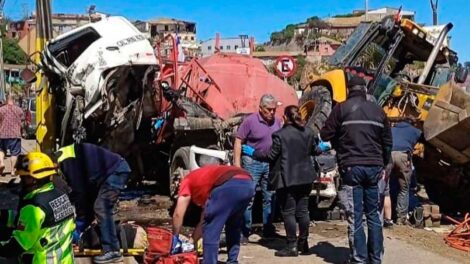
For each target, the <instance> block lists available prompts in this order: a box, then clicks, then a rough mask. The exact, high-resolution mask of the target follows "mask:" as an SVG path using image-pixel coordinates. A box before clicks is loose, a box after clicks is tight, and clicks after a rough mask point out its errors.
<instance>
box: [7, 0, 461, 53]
mask: <svg viewBox="0 0 470 264" xmlns="http://www.w3.org/2000/svg"><path fill="white" fill-rule="evenodd" d="M91 4H95V5H96V7H97V10H98V11H101V12H105V13H110V14H112V15H122V16H126V17H128V18H130V19H141V20H145V19H151V18H157V17H173V18H179V19H183V20H189V21H194V22H196V23H197V37H198V38H199V39H201V40H204V39H208V38H211V37H213V36H215V33H216V32H220V33H221V36H222V37H223V36H238V35H239V34H248V35H250V36H254V37H255V38H256V41H257V42H264V41H266V40H268V39H269V35H270V33H271V32H273V31H277V30H280V29H282V28H283V27H284V26H285V25H287V24H289V23H298V22H302V21H304V20H305V19H306V18H308V17H311V16H315V15H316V16H319V17H322V18H326V17H328V16H332V15H335V14H342V13H349V12H351V11H352V10H353V9H360V8H364V1H363V0H357V1H352V0H323V1H318V0H316V1H315V0H284V1H281V0H269V1H267V0H237V1H230V0H229V1H227V0H205V1H195V0H192V1H189V0H180V1H178V0H167V1H156V0H153V1H152V0H138V1H130V0H126V1H124V0H114V1H113V0H107V1H106V0H92V1H89V0H79V1H74V0H53V5H52V8H53V12H54V13H85V10H86V8H87V6H89V5H91ZM34 5H35V1H33V0H6V4H5V8H4V12H5V14H6V16H9V17H12V18H21V16H22V15H23V14H24V9H25V7H26V9H28V10H29V11H32V10H34V8H35V6H34ZM400 5H403V8H404V9H406V10H412V11H416V19H417V21H418V22H420V23H426V24H430V23H431V22H432V13H431V7H430V3H429V0H412V1H410V0H408V1H405V0H401V1H396V0H395V1H392V0H369V6H370V8H380V7H384V6H390V7H399V6H400ZM439 12H440V17H439V20H440V23H445V22H452V23H453V24H454V29H453V30H452V32H451V35H452V44H451V45H452V48H453V49H454V50H456V51H457V52H458V53H459V57H460V61H462V62H463V61H470V48H469V44H470V18H469V17H470V1H468V0H440V1H439Z"/></svg>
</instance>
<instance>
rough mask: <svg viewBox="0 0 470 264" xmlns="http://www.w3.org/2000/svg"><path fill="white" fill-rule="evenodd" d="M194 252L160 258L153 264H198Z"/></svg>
mask: <svg viewBox="0 0 470 264" xmlns="http://www.w3.org/2000/svg"><path fill="white" fill-rule="evenodd" d="M198 263H199V261H198V258H197V255H196V252H188V253H181V254H176V255H172V256H167V257H161V258H159V259H158V260H157V262H155V264H198Z"/></svg>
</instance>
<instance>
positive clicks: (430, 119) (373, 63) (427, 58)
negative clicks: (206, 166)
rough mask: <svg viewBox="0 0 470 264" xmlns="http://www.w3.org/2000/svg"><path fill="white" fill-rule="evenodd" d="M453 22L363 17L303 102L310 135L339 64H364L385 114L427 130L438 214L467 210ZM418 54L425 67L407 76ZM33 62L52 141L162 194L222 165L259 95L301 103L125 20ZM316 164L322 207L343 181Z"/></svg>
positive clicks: (110, 21) (334, 96)
mask: <svg viewBox="0 0 470 264" xmlns="http://www.w3.org/2000/svg"><path fill="white" fill-rule="evenodd" d="M451 28H452V25H451V24H448V25H445V26H444V27H442V30H441V33H440V35H438V36H432V35H431V34H430V33H428V31H427V30H426V29H424V28H421V27H420V26H419V25H417V24H415V23H414V22H412V21H410V20H407V19H403V20H401V19H396V18H393V17H388V18H385V19H384V20H383V21H382V22H364V23H361V25H359V26H358V28H357V29H356V30H355V32H353V34H352V35H351V37H350V38H349V39H348V41H347V42H346V43H344V44H343V46H342V47H341V48H340V49H338V51H337V52H336V53H335V54H334V55H333V56H332V58H331V60H330V65H331V67H333V70H332V71H329V72H327V73H325V74H324V75H322V76H319V77H318V76H316V77H312V78H311V80H310V84H309V85H308V87H306V89H305V91H304V92H303V96H302V98H300V103H301V105H302V107H301V112H302V114H303V115H304V117H305V118H306V120H308V124H309V125H310V126H311V127H312V129H314V130H315V131H318V129H319V128H320V127H321V126H322V124H323V122H324V121H325V119H326V117H327V116H328V114H329V112H330V111H331V108H332V106H334V104H336V103H338V102H341V101H343V100H345V98H346V88H345V76H346V75H347V74H348V73H347V72H346V71H345V69H346V68H348V67H355V66H361V67H364V68H367V69H368V70H369V71H370V75H371V76H372V77H373V81H372V82H371V83H370V84H369V93H370V94H371V95H374V96H375V98H376V99H377V101H378V103H379V104H380V105H381V106H383V107H384V108H385V109H386V110H387V114H388V115H389V117H390V118H391V119H394V118H400V117H411V118H413V119H415V120H417V121H418V126H419V128H420V129H422V130H423V131H424V135H425V139H426V142H425V144H424V148H421V153H420V155H421V157H422V158H420V159H417V160H416V167H417V171H418V173H422V174H421V176H420V177H419V178H420V179H422V180H423V182H424V183H425V185H426V188H427V191H428V193H429V196H430V198H431V199H432V200H433V201H435V202H436V203H438V204H439V205H441V206H442V207H443V208H444V210H466V209H468V208H470V203H469V202H468V201H470V200H469V199H468V197H469V196H470V193H469V192H468V190H469V188H468V183H469V182H470V181H469V180H468V176H467V175H468V171H469V167H468V164H470V163H469V160H470V154H469V149H470V142H468V140H467V139H466V138H468V137H466V136H464V135H465V134H468V125H466V124H468V120H469V119H468V117H467V115H466V113H467V111H469V110H467V109H468V107H469V105H470V103H469V102H470V99H469V98H470V96H469V93H468V91H467V90H466V89H465V88H464V87H462V86H459V85H457V83H462V82H463V81H464V80H465V78H466V75H467V72H466V71H465V70H464V69H462V68H459V67H457V66H458V64H457V55H456V53H455V52H454V51H452V50H450V49H449V48H448V47H447V45H446V44H445V39H446V36H447V33H448V31H449V30H450V29H451ZM368 57H370V58H369V59H368ZM417 61H419V62H422V63H424V69H423V70H422V71H421V73H420V74H419V75H418V76H409V75H407V74H406V72H407V70H409V69H412V68H413V65H414V64H415V62H417ZM38 66H39V68H40V69H41V70H42V71H43V72H44V73H45V75H46V76H47V77H48V80H49V82H50V88H49V89H50V92H51V93H53V95H54V97H55V102H56V103H55V111H56V120H57V122H55V124H56V130H57V131H60V133H58V134H57V139H56V140H57V143H58V145H59V146H62V145H66V144H69V143H72V142H84V141H86V142H93V143H97V144H100V145H103V146H106V147H107V148H109V149H111V150H113V151H116V152H118V153H120V154H122V155H123V156H124V157H126V159H128V161H129V162H130V163H131V165H132V167H133V171H134V179H133V180H134V181H135V182H140V181H142V180H144V179H154V180H156V181H157V182H158V183H159V184H160V185H161V187H162V190H166V191H167V193H168V194H170V195H174V194H175V191H176V189H177V187H178V183H179V181H180V179H181V178H182V177H183V176H184V174H185V173H186V172H187V171H189V170H192V169H195V168H198V167H199V165H200V164H201V163H204V162H207V159H212V161H214V160H216V161H217V162H219V163H230V160H231V149H232V147H233V146H232V142H233V137H234V134H235V132H236V130H237V128H238V125H239V124H240V123H241V121H242V118H243V116H244V115H245V114H247V113H251V112H255V111H257V108H258V101H259V99H260V97H261V95H262V94H264V93H271V94H273V95H274V96H275V97H277V98H280V99H281V102H282V104H283V105H284V106H287V105H290V104H297V102H298V101H297V100H298V99H297V96H296V93H295V91H294V89H293V88H292V87H290V86H289V85H287V84H286V83H285V82H283V81H282V80H280V79H279V78H277V77H276V76H274V75H272V74H270V73H269V72H268V71H267V69H266V67H265V66H264V65H263V64H262V62H261V61H259V60H257V59H255V58H252V57H251V56H248V55H239V54H231V53H215V54H214V55H212V56H209V57H206V58H192V59H191V60H189V61H185V62H179V61H178V55H177V45H176V40H175V39H174V37H173V36H172V35H167V36H164V37H163V38H162V39H160V40H159V41H157V43H156V44H155V46H152V45H151V43H150V42H149V41H148V40H147V39H146V38H145V37H144V36H143V35H142V34H141V33H140V32H139V31H138V30H137V29H136V28H135V27H134V26H133V25H132V24H131V23H130V22H128V21H127V20H126V19H124V18H122V17H109V18H105V19H103V20H101V21H99V22H96V23H91V24H88V25H85V26H82V27H80V28H77V29H75V30H73V31H70V32H68V33H66V34H64V35H61V36H59V37H57V38H55V39H53V40H51V41H50V42H48V44H47V46H46V48H45V49H44V51H43V52H42V53H41V63H40V65H38ZM307 75H308V74H307ZM312 76H313V75H312ZM414 77H416V79H414ZM277 114H278V115H281V114H282V111H278V112H277ZM319 163H320V167H321V177H320V178H319V180H318V181H316V183H315V186H314V191H313V192H312V194H314V195H316V196H317V202H318V205H319V207H323V208H330V207H331V206H334V201H335V199H336V194H337V190H338V188H339V185H340V181H339V177H338V173H337V168H336V165H335V162H334V157H333V158H332V157H323V159H320V160H319ZM431 163H432V164H434V165H429V164H431ZM426 164H428V165H426Z"/></svg>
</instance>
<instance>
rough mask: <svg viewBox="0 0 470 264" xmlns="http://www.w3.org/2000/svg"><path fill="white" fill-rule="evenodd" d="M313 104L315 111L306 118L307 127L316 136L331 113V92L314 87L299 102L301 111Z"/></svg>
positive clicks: (320, 86) (323, 88) (322, 87)
mask: <svg viewBox="0 0 470 264" xmlns="http://www.w3.org/2000/svg"><path fill="white" fill-rule="evenodd" d="M312 103H313V110H311V111H310V113H308V114H307V116H306V120H307V126H309V127H310V128H311V129H312V130H313V131H314V132H315V134H318V133H319V132H320V129H321V128H322V127H323V125H324V124H325V121H326V119H327V118H328V116H329V115H330V113H331V105H332V96H331V92H330V90H328V88H326V87H325V86H322V85H318V86H313V87H312V88H311V90H310V91H308V92H305V93H304V94H303V95H302V97H301V98H300V100H299V105H300V106H301V111H302V108H305V107H306V106H307V105H308V104H310V105H312Z"/></svg>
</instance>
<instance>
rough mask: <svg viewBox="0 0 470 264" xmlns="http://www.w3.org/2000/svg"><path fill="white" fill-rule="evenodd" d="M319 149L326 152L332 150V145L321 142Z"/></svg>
mask: <svg viewBox="0 0 470 264" xmlns="http://www.w3.org/2000/svg"><path fill="white" fill-rule="evenodd" d="M318 147H319V148H320V150H321V151H323V152H325V151H328V150H330V149H331V144H330V142H324V141H321V140H320V143H318Z"/></svg>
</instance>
